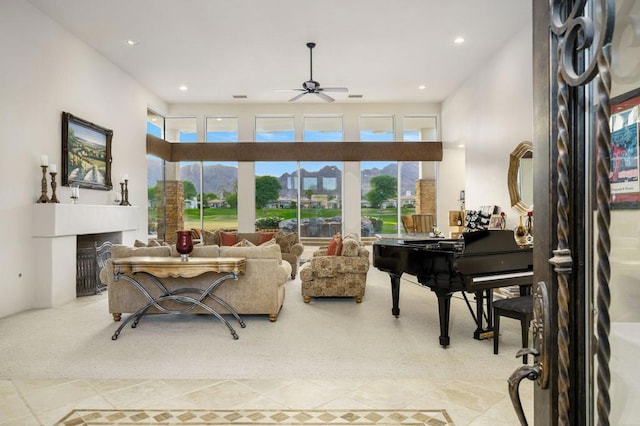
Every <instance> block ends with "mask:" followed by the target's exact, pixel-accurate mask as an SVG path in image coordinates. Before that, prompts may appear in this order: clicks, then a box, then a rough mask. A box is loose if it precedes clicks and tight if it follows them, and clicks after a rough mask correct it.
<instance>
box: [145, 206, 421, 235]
mask: <svg viewBox="0 0 640 426" xmlns="http://www.w3.org/2000/svg"><path fill="white" fill-rule="evenodd" d="M413 212H414V211H413V209H402V214H411V213H413ZM296 214H297V212H296V209H259V210H256V218H261V217H267V216H276V217H282V218H284V219H294V218H295V217H296ZM341 214H342V213H341V211H340V210H339V209H303V210H302V214H301V216H302V218H303V219H306V218H312V217H325V218H329V217H335V216H338V217H339V216H341ZM237 216H238V210H237V209H211V208H207V209H204V228H205V229H218V228H237V227H238V220H237ZM362 216H367V217H372V218H377V219H381V220H382V230H381V232H382V233H384V234H388V233H395V232H396V229H397V225H398V218H397V216H396V210H395V209H366V208H363V209H362ZM155 217H156V212H155V210H153V211H149V223H154V222H155ZM184 228H185V229H191V228H200V211H199V210H198V209H185V211H184Z"/></svg>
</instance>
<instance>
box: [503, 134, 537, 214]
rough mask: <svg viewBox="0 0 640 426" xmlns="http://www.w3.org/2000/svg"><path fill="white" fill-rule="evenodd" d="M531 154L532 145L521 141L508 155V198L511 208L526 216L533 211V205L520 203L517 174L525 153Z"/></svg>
mask: <svg viewBox="0 0 640 426" xmlns="http://www.w3.org/2000/svg"><path fill="white" fill-rule="evenodd" d="M529 151H531V152H532V153H533V144H532V143H531V142H529V141H522V142H520V143H519V144H518V146H517V147H516V148H515V149H514V150H513V151H512V152H511V154H510V155H509V173H508V175H507V186H508V187H509V197H510V198H511V207H512V208H513V209H515V210H517V211H518V212H519V213H520V214H527V212H529V211H531V210H533V205H530V206H529V205H527V204H524V203H523V202H522V197H521V194H520V191H519V188H518V172H519V171H520V159H521V158H524V156H525V154H526V153H527V152H529Z"/></svg>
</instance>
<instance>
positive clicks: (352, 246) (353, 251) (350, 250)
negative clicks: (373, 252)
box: [342, 237, 360, 257]
mask: <svg viewBox="0 0 640 426" xmlns="http://www.w3.org/2000/svg"><path fill="white" fill-rule="evenodd" d="M359 249H360V243H358V241H357V240H356V239H354V238H351V237H345V239H344V240H342V256H346V257H356V256H358V251H359Z"/></svg>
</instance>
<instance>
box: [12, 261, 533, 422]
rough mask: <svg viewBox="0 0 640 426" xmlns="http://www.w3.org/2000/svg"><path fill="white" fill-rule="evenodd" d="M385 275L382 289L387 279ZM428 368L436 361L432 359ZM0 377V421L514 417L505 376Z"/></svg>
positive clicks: (529, 390) (527, 397)
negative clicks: (271, 414) (155, 416)
mask: <svg viewBox="0 0 640 426" xmlns="http://www.w3.org/2000/svg"><path fill="white" fill-rule="evenodd" d="M305 254H307V253H305ZM372 269H373V268H372ZM373 272H374V271H372V273H373ZM383 277H384V278H383V279H384V283H383V285H384V290H385V295H386V290H387V281H386V280H387V278H386V275H384V274H383ZM371 278H372V279H373V278H375V276H372V277H371ZM298 285H299V284H298ZM294 287H295V283H294ZM407 290H408V288H407ZM407 290H405V291H407ZM294 294H295V293H294V291H292V292H291V299H290V300H289V302H288V303H289V304H290V305H291V304H292V303H294V301H293V298H294ZM369 297H370V298H371V297H372V296H371V295H369ZM88 303H93V302H91V301H90V300H88V299H86V300H82V298H81V299H78V302H77V303H76V304H73V305H71V308H77V307H78V306H83V305H84V304H88ZM300 303H301V302H300ZM369 303H371V301H369ZM464 309H466V307H465V308H464ZM281 326H282V325H281ZM514 327H515V326H514ZM516 328H517V327H516ZM463 342H464V341H463V340H460V341H459V342H458V343H457V344H458V345H462V344H463ZM43 356H46V354H43ZM468 359H469V362H468V363H467V362H466V361H465V366H461V368H465V367H467V368H468V367H469V366H470V365H473V356H470V357H469V358H468ZM467 364H468V365H467ZM428 368H439V367H438V366H437V365H436V366H434V365H431V364H429V366H428ZM440 368H444V367H440ZM447 368H448V367H447ZM474 368H475V367H474ZM59 376H62V375H58V377H59ZM158 376H159V377H161V376H162V374H161V373H159V374H158ZM445 376H446V375H445ZM0 377H5V378H7V377H9V378H11V379H6V380H0V426H9V425H11V426H19V425H24V426H32V425H46V426H49V425H55V424H56V422H57V421H58V420H60V419H62V418H63V417H64V416H66V415H67V414H68V413H69V412H71V411H72V410H73V409H167V410H171V409H176V410H178V409H225V410H226V409H265V410H267V409H307V410H312V409H352V410H357V409H377V410H383V409H425V410H427V409H445V410H447V412H448V414H449V415H450V416H451V418H452V419H453V421H454V424H455V425H475V426H478V425H493V426H503V425H517V424H518V421H517V418H516V415H515V411H514V409H513V407H512V405H511V401H510V399H509V397H508V392H507V382H506V379H505V378H504V377H500V378H496V379H487V378H483V379H482V380H461V379H460V378H459V377H458V379H446V378H445V379H439V380H432V379H424V378H415V379H411V378H406V377H405V378H402V379H388V378H362V379H358V380H352V379H349V380H335V379H331V380H323V379H309V378H304V379H298V378H291V377H289V378H286V377H283V378H278V379H235V380H231V379H225V378H221V379H219V380H212V379H207V380H176V379H171V380H169V379H162V378H158V379H155V380H145V379H46V380H43V379H21V378H19V376H18V377H16V376H14V375H11V374H10V373H9V374H7V373H6V372H3V371H2V366H1V365H0ZM12 377H15V378H12ZM221 377H224V369H222V370H221ZM422 377H423V376H422ZM439 377H442V375H439ZM533 388H534V385H533V382H530V381H524V382H523V383H522V385H521V389H520V392H521V396H522V399H523V403H524V406H525V411H526V412H527V416H528V418H529V419H530V421H531V420H532V414H531V413H532V410H533Z"/></svg>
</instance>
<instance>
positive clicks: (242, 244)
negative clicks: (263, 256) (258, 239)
mask: <svg viewBox="0 0 640 426" xmlns="http://www.w3.org/2000/svg"><path fill="white" fill-rule="evenodd" d="M255 246H256V245H255V244H253V243H252V242H251V241H249V240H242V241H238V242H237V243H235V244H234V245H233V246H232V247H255Z"/></svg>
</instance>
